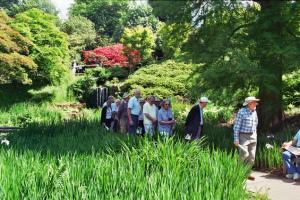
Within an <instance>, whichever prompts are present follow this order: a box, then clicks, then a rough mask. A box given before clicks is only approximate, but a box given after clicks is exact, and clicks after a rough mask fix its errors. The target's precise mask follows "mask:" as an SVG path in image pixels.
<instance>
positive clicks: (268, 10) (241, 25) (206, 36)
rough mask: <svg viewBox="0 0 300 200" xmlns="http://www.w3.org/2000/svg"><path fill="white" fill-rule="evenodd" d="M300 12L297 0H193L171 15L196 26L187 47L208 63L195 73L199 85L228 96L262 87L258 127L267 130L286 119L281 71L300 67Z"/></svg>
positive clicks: (203, 61) (284, 71)
mask: <svg viewBox="0 0 300 200" xmlns="http://www.w3.org/2000/svg"><path fill="white" fill-rule="evenodd" d="M170 8H173V6H172V4H169V8H168V7H160V11H162V12H163V11H165V10H168V9H170ZM154 10H155V8H154ZM299 12H300V3H299V2H298V1H256V2H241V1H193V0H189V1H185V6H184V9H182V11H181V12H179V13H180V15H182V17H180V15H178V14H176V13H175V14H174V16H170V15H168V18H167V19H168V22H172V21H174V22H179V23H182V22H183V21H185V22H187V23H191V24H193V26H194V27H195V28H196V30H195V31H193V33H192V34H191V35H190V37H189V42H188V45H187V48H186V51H187V52H188V53H189V55H190V57H191V58H192V59H193V60H194V61H196V62H199V63H204V65H201V66H200V67H199V68H198V70H197V73H196V74H195V76H196V77H197V79H196V80H197V81H196V83H197V85H198V86H200V87H201V88H202V89H206V90H208V89H211V90H213V91H214V92H217V91H219V94H221V95H222V94H224V93H226V94H227V97H231V96H233V95H236V94H238V93H239V94H240V95H239V97H238V98H242V96H243V97H244V96H246V95H249V94H257V92H258V96H259V97H260V98H261V103H260V106H259V109H258V114H259V118H260V123H259V124H260V128H261V129H262V130H268V129H270V128H271V127H274V126H276V125H277V124H279V123H280V122H281V121H282V119H283V107H282V105H283V99H282V97H283V95H284V91H283V90H282V84H283V82H282V76H283V75H284V74H287V73H290V72H292V71H294V70H295V69H296V68H297V67H298V66H299V59H298V58H299V56H300V55H299V54H300V32H299V31H300V29H299V24H300V16H299V15H295V13H299ZM191 19H192V20H191ZM220 85H222V87H220ZM202 91H203V90H202ZM203 92H204V91H203ZM239 101H241V99H240V100H239ZM227 103H228V102H227Z"/></svg>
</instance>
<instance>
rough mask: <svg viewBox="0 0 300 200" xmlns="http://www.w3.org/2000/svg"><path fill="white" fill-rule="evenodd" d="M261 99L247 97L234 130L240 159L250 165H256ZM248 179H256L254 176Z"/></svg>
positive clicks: (237, 117)
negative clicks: (258, 115) (258, 109)
mask: <svg viewBox="0 0 300 200" xmlns="http://www.w3.org/2000/svg"><path fill="white" fill-rule="evenodd" d="M258 101H259V99H257V98H255V97H247V98H246V99H245V101H244V103H243V106H244V107H243V108H241V109H240V110H239V112H238V114H237V116H236V119H235V123H234V127H233V131H234V145H236V146H237V147H238V148H239V155H240V159H241V160H243V161H244V162H245V163H246V164H248V165H249V166H250V167H252V166H253V165H254V160H255V152H256V144H257V124H258V118H257V113H256V106H257V105H258V103H257V102H258ZM248 179H250V180H254V179H255V178H254V177H253V176H249V177H248Z"/></svg>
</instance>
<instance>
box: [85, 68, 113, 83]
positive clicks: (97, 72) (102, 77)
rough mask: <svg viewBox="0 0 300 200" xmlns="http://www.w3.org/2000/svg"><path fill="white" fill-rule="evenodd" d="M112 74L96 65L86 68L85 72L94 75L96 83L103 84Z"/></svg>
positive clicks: (87, 74) (86, 74)
mask: <svg viewBox="0 0 300 200" xmlns="http://www.w3.org/2000/svg"><path fill="white" fill-rule="evenodd" d="M111 75H112V72H111V71H110V70H108V69H106V68H104V67H96V68H94V69H88V70H86V72H85V76H87V77H88V76H90V77H94V78H95V80H96V84H97V85H102V84H104V83H105V82H106V81H107V80H108V79H109V78H110V77H111Z"/></svg>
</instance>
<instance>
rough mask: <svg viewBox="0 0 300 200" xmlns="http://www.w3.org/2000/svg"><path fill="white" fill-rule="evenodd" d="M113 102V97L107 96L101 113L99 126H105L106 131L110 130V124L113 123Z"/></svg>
mask: <svg viewBox="0 0 300 200" xmlns="http://www.w3.org/2000/svg"><path fill="white" fill-rule="evenodd" d="M113 101H114V97H113V96H109V97H108V99H107V101H106V104H105V105H104V106H103V108H102V111H101V120H100V121H101V124H102V125H103V126H105V128H106V129H111V123H112V121H113V116H112V115H113V109H112V106H111V104H112V103H113Z"/></svg>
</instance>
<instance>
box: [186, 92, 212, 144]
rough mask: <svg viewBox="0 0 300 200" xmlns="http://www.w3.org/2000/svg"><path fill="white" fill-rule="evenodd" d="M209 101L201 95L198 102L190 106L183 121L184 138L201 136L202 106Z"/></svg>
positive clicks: (193, 138)
mask: <svg viewBox="0 0 300 200" xmlns="http://www.w3.org/2000/svg"><path fill="white" fill-rule="evenodd" d="M208 102H210V101H209V100H208V98H207V97H201V98H200V101H199V104H198V105H195V106H193V107H192V109H191V110H190V112H189V114H188V116H187V118H186V121H185V132H186V134H187V135H186V136H185V139H187V140H196V139H199V138H201V137H202V136H203V134H202V130H203V124H204V117H203V108H205V106H206V105H207V103H208Z"/></svg>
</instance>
